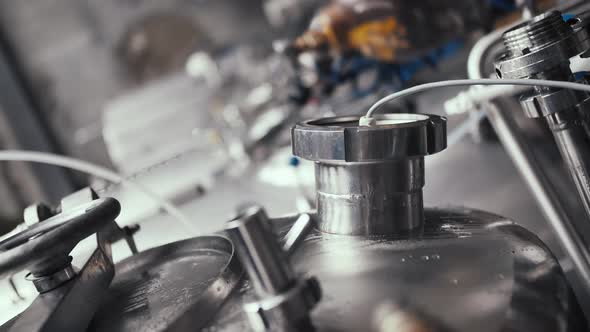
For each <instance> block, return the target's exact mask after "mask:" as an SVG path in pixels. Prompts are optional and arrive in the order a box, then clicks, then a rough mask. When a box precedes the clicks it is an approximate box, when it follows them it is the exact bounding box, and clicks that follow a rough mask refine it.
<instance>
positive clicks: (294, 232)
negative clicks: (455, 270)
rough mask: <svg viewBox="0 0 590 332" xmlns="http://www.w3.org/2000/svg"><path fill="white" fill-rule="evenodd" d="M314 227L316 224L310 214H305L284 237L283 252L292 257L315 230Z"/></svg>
mask: <svg viewBox="0 0 590 332" xmlns="http://www.w3.org/2000/svg"><path fill="white" fill-rule="evenodd" d="M313 226H314V222H313V219H312V218H311V216H310V215H309V214H307V213H303V214H301V215H300V216H299V217H298V218H297V220H296V221H295V223H294V224H293V226H292V227H291V229H289V232H288V233H287V234H286V235H285V237H284V241H283V251H285V252H286V253H287V256H291V255H292V254H293V253H294V252H295V250H297V248H298V247H299V245H300V244H301V243H302V242H303V240H305V238H306V237H307V235H309V233H310V232H311V231H312V230H313Z"/></svg>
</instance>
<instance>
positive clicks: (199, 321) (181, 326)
mask: <svg viewBox="0 0 590 332" xmlns="http://www.w3.org/2000/svg"><path fill="white" fill-rule="evenodd" d="M197 239H198V240H201V241H203V240H207V239H208V240H209V241H204V242H206V243H203V248H207V249H214V250H219V251H223V252H226V253H228V254H229V255H230V259H229V261H228V262H227V264H226V265H225V266H224V267H223V270H222V272H221V273H220V274H219V276H218V277H217V279H216V280H215V281H214V282H213V283H212V284H211V285H209V287H207V289H206V290H205V292H204V294H203V297H202V298H201V299H200V300H199V301H197V302H196V303H194V304H193V305H192V306H191V307H190V308H189V309H187V310H186V311H185V312H183V313H181V314H180V315H179V316H178V318H177V319H176V320H175V321H174V322H172V323H171V324H169V325H168V327H167V328H166V329H164V330H163V331H196V330H200V329H202V328H204V327H206V326H207V325H208V324H209V322H210V321H212V320H213V319H214V318H215V316H216V315H217V313H218V312H219V310H220V309H221V307H222V306H223V304H224V303H225V301H226V300H227V299H228V298H229V297H230V295H231V293H232V292H233V291H234V290H235V289H236V286H237V285H238V283H239V281H240V280H241V279H242V276H243V275H244V273H243V269H242V266H241V264H240V262H239V260H238V258H237V255H236V253H235V248H234V245H233V243H232V242H231V240H230V239H229V238H228V237H226V236H225V235H224V234H215V235H207V236H199V237H195V238H191V239H187V240H183V241H180V242H185V241H186V242H190V241H195V240H197ZM219 240H222V242H219ZM222 243H223V244H222ZM176 244H178V242H176ZM164 246H166V245H164ZM198 247H201V246H198ZM158 248H161V247H156V248H152V249H148V250H146V251H145V252H148V251H151V250H156V249H158ZM122 262H123V261H122ZM205 303H206V304H207V305H204V304H205Z"/></svg>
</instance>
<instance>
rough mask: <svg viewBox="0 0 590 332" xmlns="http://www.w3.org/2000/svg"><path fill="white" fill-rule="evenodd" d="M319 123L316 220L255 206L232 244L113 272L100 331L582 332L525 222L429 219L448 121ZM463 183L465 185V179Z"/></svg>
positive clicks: (240, 219) (404, 118)
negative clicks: (429, 161)
mask: <svg viewBox="0 0 590 332" xmlns="http://www.w3.org/2000/svg"><path fill="white" fill-rule="evenodd" d="M358 120H359V117H338V118H328V119H320V120H314V121H307V122H303V123H300V124H298V125H297V126H296V127H294V128H293V130H292V138H293V152H294V154H295V155H297V156H299V157H301V158H305V159H309V160H313V161H314V162H315V163H316V166H315V171H316V192H317V193H316V194H317V195H316V196H317V211H313V212H311V213H309V214H299V215H294V216H291V217H283V218H269V217H268V216H267V214H266V212H265V210H264V208H263V207H260V206H255V205H254V206H246V207H244V208H242V209H241V210H240V211H239V212H238V214H237V215H236V217H235V218H233V219H232V220H230V221H228V223H227V226H226V229H225V235H226V236H227V238H228V239H229V240H231V241H228V240H227V239H225V238H224V237H220V236H215V237H197V238H193V239H190V240H185V241H180V242H175V243H171V244H168V245H165V246H162V247H158V248H153V249H150V250H148V251H145V252H141V253H138V254H136V255H134V256H132V257H130V258H128V259H126V260H124V261H122V262H120V263H118V264H117V265H116V267H115V270H116V273H115V278H114V280H113V282H112V284H111V286H110V289H109V291H108V292H107V295H106V298H107V299H106V300H105V301H104V302H103V304H102V306H101V308H99V310H98V312H97V313H96V314H95V315H94V318H93V320H92V322H91V323H90V327H89V329H88V330H89V331H133V332H137V331H197V330H204V331H314V330H317V331H376V332H384V331H396V332H403V331H413V332H418V331H420V332H422V331H482V332H488V331H489V332H498V331H526V332H530V331H541V332H542V331H551V332H556V331H557V332H559V331H581V330H584V329H586V320H585V318H584V316H583V314H582V313H581V311H580V308H579V305H578V304H577V301H576V299H575V296H574V294H572V291H571V289H570V287H569V285H568V282H567V281H566V279H565V277H564V275H563V272H562V270H561V268H560V266H559V265H558V263H557V261H556V260H555V258H554V256H553V255H552V254H551V252H550V251H549V250H548V249H547V247H546V246H545V245H544V244H543V243H542V242H541V241H540V240H539V239H538V238H537V237H536V236H535V235H534V234H532V233H530V232H528V231H527V230H526V229H524V228H522V227H520V226H518V225H517V224H515V223H514V222H512V221H510V220H508V219H506V218H503V217H500V216H497V215H494V214H491V213H487V212H483V211H476V210H471V209H467V208H444V209H443V208H424V206H423V199H422V188H423V186H424V185H425V174H424V157H425V156H427V155H429V154H433V153H437V152H440V151H442V150H444V149H445V148H446V119H445V118H443V117H439V116H433V115H419V114H390V115H380V116H377V117H376V122H375V124H374V125H372V126H370V127H363V126H359V124H358ZM457 181H461V179H457Z"/></svg>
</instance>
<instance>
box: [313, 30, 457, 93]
mask: <svg viewBox="0 0 590 332" xmlns="http://www.w3.org/2000/svg"><path fill="white" fill-rule="evenodd" d="M463 46H464V42H463V41H462V40H454V41H451V42H449V43H447V44H446V45H445V46H443V47H439V48H436V49H433V50H432V51H430V52H429V53H428V54H426V55H425V56H423V57H421V58H417V59H415V60H413V61H409V62H405V63H384V62H379V61H377V60H374V59H369V58H366V57H364V56H360V55H355V56H352V57H343V58H340V59H338V60H337V61H334V63H333V64H332V68H331V73H330V75H329V77H323V80H324V81H327V82H328V83H329V84H332V85H334V86H337V85H339V84H342V83H344V82H348V81H351V82H352V84H353V87H354V90H353V99H356V98H363V97H365V96H368V95H370V94H372V93H374V92H375V91H376V90H377V89H378V88H379V87H383V86H385V87H388V88H389V90H393V91H397V90H399V89H401V88H403V87H404V86H405V84H406V83H407V82H408V81H410V80H411V79H412V78H413V77H414V76H415V75H416V73H417V72H419V71H420V70H422V69H424V68H426V67H436V66H437V64H438V63H439V62H440V61H442V60H444V59H447V58H450V57H452V56H453V55H455V54H456V53H457V52H458V51H459V50H460V49H461V48H462V47H463ZM371 70H374V71H375V72H376V77H375V80H374V81H373V82H372V84H371V85H370V86H368V87H366V88H364V89H360V88H359V87H358V81H357V78H358V77H359V75H360V74H362V73H365V72H368V71H371Z"/></svg>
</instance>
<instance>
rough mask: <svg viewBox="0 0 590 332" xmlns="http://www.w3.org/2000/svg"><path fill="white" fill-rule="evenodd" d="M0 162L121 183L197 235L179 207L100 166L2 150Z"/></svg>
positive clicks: (73, 159)
mask: <svg viewBox="0 0 590 332" xmlns="http://www.w3.org/2000/svg"><path fill="white" fill-rule="evenodd" d="M0 161H25V162H34V163H41V164H48V165H53V166H59V167H64V168H69V169H73V170H76V171H79V172H82V173H86V174H90V175H93V176H95V177H97V178H101V179H103V180H106V181H109V182H113V183H121V184H123V185H125V186H127V187H129V188H131V189H134V190H137V191H139V192H141V193H143V194H144V195H146V196H147V197H149V198H150V199H152V200H153V201H154V202H155V203H157V204H158V205H159V206H160V207H161V208H162V210H164V211H166V212H168V213H169V214H170V215H171V216H173V217H174V218H175V219H177V220H178V221H179V222H181V223H182V224H183V225H184V226H185V227H187V228H189V229H190V230H191V232H193V233H196V230H195V227H194V226H193V224H191V223H190V221H189V219H188V218H187V217H186V216H185V215H184V213H182V212H181V211H180V210H179V209H178V208H177V207H175V206H174V205H173V204H172V203H170V202H169V201H167V200H166V199H164V198H162V197H160V196H159V195H158V194H156V193H154V192H153V191H151V190H150V189H148V188H146V187H144V186H142V185H140V184H139V183H137V182H133V181H130V180H128V179H125V178H124V177H123V176H121V175H119V174H117V173H115V172H113V171H111V170H109V169H107V168H105V167H102V166H99V165H95V164H92V163H89V162H87V161H84V160H80V159H76V158H71V157H65V156H61V155H57V154H53V153H46V152H37V151H24V150H0Z"/></svg>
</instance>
